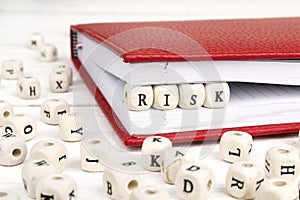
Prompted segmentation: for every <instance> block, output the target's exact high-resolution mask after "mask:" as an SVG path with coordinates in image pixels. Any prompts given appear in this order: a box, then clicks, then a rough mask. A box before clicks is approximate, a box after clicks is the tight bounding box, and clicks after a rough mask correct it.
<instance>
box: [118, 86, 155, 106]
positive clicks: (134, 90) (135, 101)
mask: <svg viewBox="0 0 300 200" xmlns="http://www.w3.org/2000/svg"><path fill="white" fill-rule="evenodd" d="M124 96H125V102H126V105H127V108H128V109H129V110H137V111H140V110H148V109H149V108H151V106H152V104H153V89H152V86H130V85H129V84H126V85H125V87H124Z"/></svg>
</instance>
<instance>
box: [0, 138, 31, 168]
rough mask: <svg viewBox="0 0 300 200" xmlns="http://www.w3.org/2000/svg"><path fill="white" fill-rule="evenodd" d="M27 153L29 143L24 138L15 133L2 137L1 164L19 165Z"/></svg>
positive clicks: (0, 139) (0, 147) (0, 146)
mask: <svg viewBox="0 0 300 200" xmlns="http://www.w3.org/2000/svg"><path fill="white" fill-rule="evenodd" d="M26 155H27V144H26V142H25V140H24V139H22V138H21V137H17V136H16V135H14V134H6V135H3V136H1V137H0V165H3V166H15V165H19V164H21V163H22V162H23V161H24V160H25V158H26Z"/></svg>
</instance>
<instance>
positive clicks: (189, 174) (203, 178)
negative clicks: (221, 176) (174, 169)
mask: <svg viewBox="0 0 300 200" xmlns="http://www.w3.org/2000/svg"><path fill="white" fill-rule="evenodd" d="M213 187H214V175H213V173H212V171H211V170H210V169H209V168H208V167H207V166H204V165H202V164H199V163H193V164H189V165H185V166H183V167H182V168H181V169H180V170H179V172H178V174H177V177H176V179H175V189H176V195H177V197H178V198H179V199H182V200H183V199H190V200H204V199H205V200H206V199H208V197H209V195H210V193H211V192H212V190H213Z"/></svg>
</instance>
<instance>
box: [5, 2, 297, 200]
mask: <svg viewBox="0 0 300 200" xmlns="http://www.w3.org/2000/svg"><path fill="white" fill-rule="evenodd" d="M299 8H300V1H297V0H288V1H281V0H264V1H260V0H252V1H239V0H229V1H222V0H210V1H204V0H200V1H197V0H193V1H192V0H188V1H180V0H175V1H159V0H152V1H137V0H128V1H119V0H111V1H109V2H106V1H101V0H90V1H79V0H76V1H72V0H70V1H62V0H52V1H39V0H27V1H22V0H19V1H18V0H9V1H4V0H2V1H1V4H0V27H1V31H0V62H2V61H3V60H6V59H11V58H17V59H21V60H22V61H23V63H24V70H25V74H27V75H32V76H36V77H38V78H39V79H40V81H41V85H42V95H41V97H40V98H39V99H37V100H22V99H20V98H18V97H17V95H16V90H15V87H16V81H7V80H1V84H0V99H3V100H7V101H9V102H10V103H11V104H12V105H13V106H14V110H15V112H16V113H31V114H32V115H34V117H35V118H36V119H37V121H38V134H37V137H36V138H34V139H33V140H31V141H29V142H27V144H28V149H29V150H30V148H31V146H32V145H33V144H34V143H36V142H37V141H40V140H43V139H45V138H51V139H56V140H59V137H58V127H57V126H49V125H45V124H44V123H42V122H41V121H40V114H39V112H40V111H39V109H40V108H39V107H40V104H41V102H42V101H43V100H45V99H46V98H50V97H59V98H64V99H66V100H67V101H68V102H69V103H70V104H71V105H72V109H73V110H74V111H76V112H77V111H79V112H83V113H85V114H86V113H90V112H91V111H92V115H91V117H94V118H97V120H98V124H99V132H105V133H106V134H107V135H111V139H112V141H113V143H114V144H115V145H117V146H118V145H119V146H120V148H121V149H123V150H126V151H131V152H138V151H139V149H138V148H125V147H124V146H123V145H122V144H121V143H120V141H119V140H118V138H117V137H116V136H115V135H114V132H113V130H112V129H111V127H110V126H109V124H108V122H107V121H106V119H105V118H104V116H103V114H102V112H101V111H100V110H99V109H98V107H97V106H96V103H95V101H94V100H93V98H92V96H91V95H90V94H89V92H88V90H87V88H86V87H85V85H84V83H83V81H82V79H81V78H80V77H79V75H78V74H77V73H75V77H74V80H75V84H74V85H73V86H72V87H71V89H70V91H69V92H68V93H65V94H54V93H50V92H49V86H48V76H49V73H50V72H51V70H52V68H53V67H54V66H56V65H58V64H67V65H70V66H73V65H72V62H71V59H70V53H69V51H70V50H69V27H70V25H71V24H80V23H91V22H111V21H151V20H188V19H210V18H211V19H213V18H238V17H244V18H246V17H275V16H300V9H299ZM32 32H40V33H42V34H44V35H45V38H46V42H48V43H52V44H54V45H56V46H57V48H58V54H59V59H58V60H57V61H56V62H53V63H43V62H39V61H37V60H36V52H35V51H34V50H30V49H28V48H26V42H27V37H28V35H29V34H31V33H32ZM74 72H75V70H74ZM83 93H84V95H81V96H80V97H81V98H78V96H79V95H78V94H83ZM0 131H3V130H2V129H0ZM91 134H95V135H96V134H98V132H94V133H91ZM88 137H89V136H88ZM63 143H64V144H65V145H66V147H67V148H68V152H69V163H68V167H67V169H66V170H65V171H64V172H63V173H64V174H68V175H70V176H72V177H73V178H74V179H75V180H76V181H77V184H78V189H79V195H78V199H82V200H83V199H88V200H96V199H97V200H98V199H108V198H107V197H106V195H105V193H104V191H103V190H102V173H87V172H84V171H82V170H81V168H80V154H79V147H80V142H74V143H67V142H63ZM279 145H291V146H294V147H296V148H297V149H299V142H298V139H297V135H296V134H289V135H282V136H274V137H259V138H255V143H254V146H253V155H252V160H253V161H254V162H256V163H258V164H259V165H261V167H263V166H264V153H265V152H266V150H267V149H269V148H270V147H273V146H279ZM218 149H219V148H218V143H216V142H204V143H196V144H192V145H191V146H189V152H190V153H191V154H192V155H193V156H194V157H195V158H196V159H200V160H201V162H202V163H203V164H207V165H209V166H211V167H212V169H213V171H214V173H215V180H216V184H215V187H214V190H213V194H212V195H211V199H230V197H229V196H228V195H227V194H226V191H225V186H224V183H225V176H226V171H227V169H228V167H229V166H230V165H229V164H228V163H225V162H223V161H221V159H220V156H219V153H218ZM22 166H23V164H21V165H18V166H15V167H3V166H0V188H5V189H9V190H13V191H15V192H17V193H19V194H20V196H21V199H24V200H25V199H30V198H29V197H27V196H26V194H25V191H24V188H23V185H22V181H21V169H22ZM145 176H147V184H149V185H153V184H155V185H157V186H160V187H162V188H164V189H166V190H167V191H168V192H169V193H170V195H171V196H172V199H176V196H175V189H174V187H173V186H171V185H167V184H165V183H164V182H163V180H162V178H161V177H160V174H159V173H149V174H146V175H145Z"/></svg>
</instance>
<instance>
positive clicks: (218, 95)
mask: <svg viewBox="0 0 300 200" xmlns="http://www.w3.org/2000/svg"><path fill="white" fill-rule="evenodd" d="M204 88H205V93H206V95H205V100H204V104H203V106H205V107H207V108H223V107H225V106H226V105H227V103H228V102H229V98H230V89H229V85H228V84H227V83H206V84H205V86H204Z"/></svg>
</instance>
